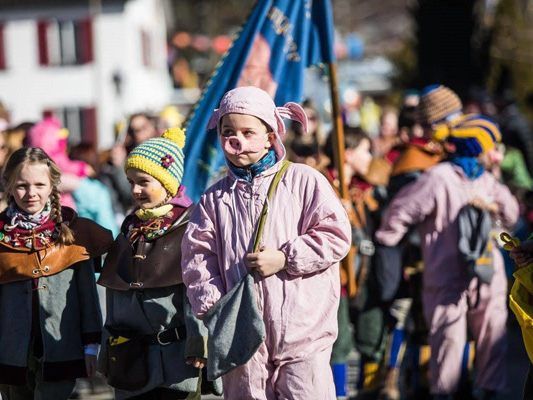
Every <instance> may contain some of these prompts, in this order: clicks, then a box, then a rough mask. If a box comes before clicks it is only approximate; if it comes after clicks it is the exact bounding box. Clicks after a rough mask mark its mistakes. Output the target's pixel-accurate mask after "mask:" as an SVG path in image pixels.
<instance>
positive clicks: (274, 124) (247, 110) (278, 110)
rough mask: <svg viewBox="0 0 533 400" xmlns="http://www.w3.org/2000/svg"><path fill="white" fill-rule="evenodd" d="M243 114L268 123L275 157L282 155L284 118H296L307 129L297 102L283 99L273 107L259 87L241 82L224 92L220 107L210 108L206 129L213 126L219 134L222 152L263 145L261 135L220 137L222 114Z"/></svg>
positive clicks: (303, 114)
mask: <svg viewBox="0 0 533 400" xmlns="http://www.w3.org/2000/svg"><path fill="white" fill-rule="evenodd" d="M231 113H236V114H246V115H252V116H254V117H257V118H259V119H260V120H261V121H263V122H264V123H265V124H266V125H267V126H269V127H270V128H271V130H272V133H273V134H274V138H273V140H271V141H270V143H271V144H272V147H273V148H274V150H275V151H276V155H277V156H278V158H279V159H282V158H283V157H285V148H284V147H283V144H282V139H283V138H284V136H285V124H284V122H283V119H284V118H287V119H291V120H293V121H297V122H300V123H301V124H302V127H303V129H304V131H306V132H307V116H306V115H305V111H304V110H303V108H302V107H301V106H300V105H299V104H297V103H292V102H289V103H286V104H285V105H284V106H283V107H276V105H275V104H274V100H272V97H271V96H270V95H269V94H268V93H267V92H265V91H264V90H262V89H259V88H257V87H253V86H242V87H238V88H235V89H232V90H230V91H229V92H227V93H226V94H225V95H224V97H223V98H222V100H221V101H220V107H219V108H217V109H216V110H214V111H213V114H212V115H211V118H210V120H209V124H208V129H214V128H216V129H217V131H218V133H219V135H220V140H221V142H220V144H221V145H222V148H223V149H224V151H225V152H227V153H230V154H235V155H239V154H241V153H244V152H250V153H254V152H260V151H261V150H262V149H264V148H265V146H267V141H266V140H268V139H266V138H265V137H264V136H263V135H256V136H259V137H257V138H256V137H253V138H252V137H251V138H249V139H246V140H245V139H243V138H241V137H238V136H231V137H224V136H222V135H221V129H220V128H221V127H220V121H221V119H222V117H223V116H224V115H226V114H231Z"/></svg>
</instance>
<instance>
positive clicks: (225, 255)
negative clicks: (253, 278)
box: [182, 162, 351, 368]
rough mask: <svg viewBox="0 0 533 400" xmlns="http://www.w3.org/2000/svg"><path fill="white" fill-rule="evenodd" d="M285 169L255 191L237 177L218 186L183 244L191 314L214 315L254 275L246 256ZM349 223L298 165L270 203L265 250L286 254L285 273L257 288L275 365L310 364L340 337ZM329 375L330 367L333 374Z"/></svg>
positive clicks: (256, 183) (325, 186)
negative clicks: (307, 358)
mask: <svg viewBox="0 0 533 400" xmlns="http://www.w3.org/2000/svg"><path fill="white" fill-rule="evenodd" d="M280 165H281V163H280V162H278V163H277V164H275V165H274V166H273V167H271V168H269V169H267V170H266V171H264V172H262V173H261V174H259V175H258V176H256V177H255V178H254V179H253V182H252V183H248V182H246V181H244V180H238V179H236V177H235V176H234V175H233V174H231V173H230V175H228V176H226V177H225V178H223V179H221V180H220V181H218V182H217V183H215V184H214V185H213V186H211V187H210V188H209V189H208V190H207V191H206V193H204V195H203V196H202V197H201V199H200V202H199V204H198V205H197V207H196V209H195V211H194V212H193V214H192V216H191V220H190V222H189V225H188V228H187V231H186V233H185V236H184V239H183V242H182V252H183V256H182V257H183V258H182V268H183V280H184V282H185V284H186V285H187V295H188V297H189V299H190V302H191V305H192V309H193V311H194V313H196V314H197V315H198V316H200V317H201V316H202V315H203V314H204V313H205V312H207V311H208V310H209V309H210V308H211V307H212V306H213V304H215V303H216V302H217V300H219V299H220V298H221V297H222V296H223V295H224V294H225V293H226V292H227V291H229V290H230V289H231V288H232V287H233V286H235V285H236V284H237V283H238V282H239V281H240V279H241V278H242V277H243V276H244V275H245V274H246V273H247V272H248V271H247V267H246V266H245V264H244V260H243V259H244V256H245V254H246V253H249V252H251V249H252V246H253V240H254V233H255V229H256V225H257V221H258V219H259V215H260V213H261V210H262V208H263V202H264V201H265V198H266V194H267V191H268V188H269V186H270V182H271V181H272V179H273V177H274V175H275V173H276V172H277V171H278V169H279V168H280ZM350 243H351V229H350V223H349V221H348V217H347V215H346V212H345V211H344V208H343V207H342V205H341V203H340V201H339V199H338V198H337V196H336V195H335V193H334V192H333V190H332V188H331V186H330V185H329V183H328V182H327V180H326V179H325V178H324V177H323V176H322V175H321V174H320V173H319V172H317V171H315V170H314V169H312V168H310V167H308V166H306V165H303V164H292V165H291V166H290V167H289V168H288V170H287V171H286V173H285V175H284V177H283V178H282V180H281V182H280V184H279V186H278V188H277V191H276V193H275V195H274V197H273V199H272V202H271V203H269V214H268V216H267V221H266V225H265V230H264V233H263V240H262V245H263V246H264V247H265V248H275V249H280V250H281V251H283V252H284V253H285V255H286V257H287V267H286V269H284V270H282V271H280V272H278V273H277V274H275V275H272V276H270V277H268V278H261V279H260V280H259V281H258V283H257V293H258V299H259V304H260V308H261V309H262V311H263V315H264V320H265V323H266V332H267V341H271V342H273V343H275V345H274V347H275V349H276V351H275V354H272V358H273V359H278V360H282V359H284V358H287V359H293V360H294V359H297V358H298V357H305V356H307V355H308V354H311V353H312V352H313V351H323V350H324V349H327V348H328V347H331V346H332V344H333V342H334V341H335V338H336V336H337V308H338V302H339V295H340V279H339V264H338V263H339V261H340V260H341V259H342V258H343V257H344V256H345V255H346V254H347V253H348V250H349V248H350ZM328 368H329V367H328Z"/></svg>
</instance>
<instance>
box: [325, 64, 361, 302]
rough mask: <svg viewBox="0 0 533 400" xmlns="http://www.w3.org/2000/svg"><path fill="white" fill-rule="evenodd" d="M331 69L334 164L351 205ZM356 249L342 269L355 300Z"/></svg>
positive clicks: (334, 69) (343, 195) (335, 82)
mask: <svg viewBox="0 0 533 400" xmlns="http://www.w3.org/2000/svg"><path fill="white" fill-rule="evenodd" d="M328 67H329V89H330V95H331V115H332V116H333V132H332V133H331V134H332V135H333V163H334V165H335V169H336V170H337V177H338V179H339V193H340V196H341V198H342V199H343V200H346V201H347V202H349V204H351V200H350V196H349V193H348V186H347V185H346V177H345V175H344V126H343V124H342V114H341V107H340V104H339V90H338V87H339V84H338V80H337V64H335V63H332V62H330V63H328ZM354 260H355V248H354V247H353V246H352V247H351V248H350V252H349V253H348V255H347V256H346V257H345V258H344V259H343V260H342V261H341V269H342V270H344V272H345V274H346V280H347V282H346V290H347V292H348V297H350V298H353V297H355V296H356V295H357V292H358V287H357V283H358V282H357V277H356V276H355V267H354V265H353V264H354Z"/></svg>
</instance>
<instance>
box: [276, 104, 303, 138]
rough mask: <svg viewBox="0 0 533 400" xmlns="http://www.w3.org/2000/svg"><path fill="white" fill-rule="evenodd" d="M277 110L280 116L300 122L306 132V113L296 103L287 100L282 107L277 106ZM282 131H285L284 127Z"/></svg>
mask: <svg viewBox="0 0 533 400" xmlns="http://www.w3.org/2000/svg"><path fill="white" fill-rule="evenodd" d="M277 111H278V112H279V115H280V116H281V117H282V118H287V119H291V120H293V121H297V122H299V123H300V124H302V127H303V129H304V131H305V132H307V115H306V114H305V111H304V109H303V108H302V106H300V105H299V104H298V103H293V102H288V103H286V104H285V105H284V106H283V107H277ZM284 128H285V127H284ZM283 132H285V129H283Z"/></svg>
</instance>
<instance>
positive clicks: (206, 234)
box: [181, 195, 225, 317]
mask: <svg viewBox="0 0 533 400" xmlns="http://www.w3.org/2000/svg"><path fill="white" fill-rule="evenodd" d="M213 221H214V218H213V217H212V215H210V213H209V210H208V206H207V205H206V196H205V195H204V196H202V198H201V199H200V203H199V204H198V205H197V206H196V208H195V210H194V212H193V214H192V215H191V219H190V222H189V224H188V226H187V230H186V232H185V236H184V237H183V241H182V242H181V253H182V256H181V257H182V258H181V266H182V270H183V282H184V283H185V285H186V286H187V296H188V298H189V301H190V303H191V307H192V311H193V313H194V314H195V315H197V316H199V317H201V316H202V315H203V314H205V313H206V312H207V311H208V310H209V309H210V308H211V307H212V306H213V305H214V304H215V303H216V302H217V301H218V300H219V299H220V298H221V297H222V295H223V294H224V293H225V290H224V282H223V280H222V276H221V273H220V270H219V265H218V258H217V243H216V238H215V236H216V228H215V225H214V222H213Z"/></svg>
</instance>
